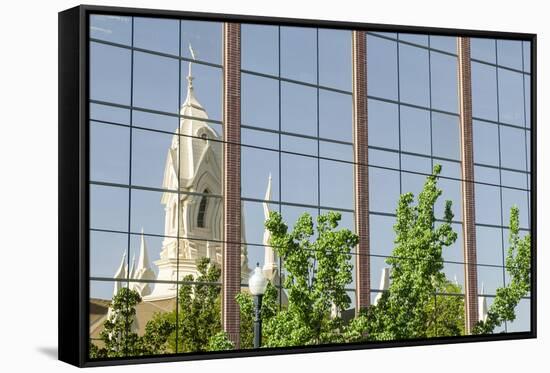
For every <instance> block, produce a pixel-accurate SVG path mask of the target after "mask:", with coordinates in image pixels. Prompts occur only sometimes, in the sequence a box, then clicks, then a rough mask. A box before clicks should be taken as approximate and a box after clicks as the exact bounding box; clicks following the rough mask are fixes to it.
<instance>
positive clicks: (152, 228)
mask: <svg viewBox="0 0 550 373" xmlns="http://www.w3.org/2000/svg"><path fill="white" fill-rule="evenodd" d="M182 198H183V197H182ZM163 201H173V203H177V202H176V201H177V194H176V193H169V192H156V191H151V190H141V189H132V205H131V208H130V210H131V217H130V221H131V227H130V229H131V231H132V232H136V233H137V232H142V231H143V232H144V233H146V234H158V235H167V236H171V235H174V236H175V233H177V231H175V230H171V229H172V228H173V227H171V226H170V222H171V219H170V218H169V212H170V211H169V210H165V205H164V204H163ZM168 205H169V206H170V205H171V202H169V203H168ZM176 217H177V215H176ZM165 218H167V219H165ZM180 234H182V235H183V234H185V232H180Z"/></svg>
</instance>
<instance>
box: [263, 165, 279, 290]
mask: <svg viewBox="0 0 550 373" xmlns="http://www.w3.org/2000/svg"><path fill="white" fill-rule="evenodd" d="M269 200H271V173H269V178H268V180H267V189H266V191H265V197H264V202H263V203H262V204H263V207H264V219H265V220H267V219H269V212H270V210H269V203H268V202H267V201H269ZM270 238H271V233H270V232H269V230H268V229H267V228H265V229H264V239H263V244H264V267H263V270H264V273H265V276H266V277H267V278H268V279H270V280H271V279H272V278H273V276H274V274H275V271H276V270H277V264H276V261H275V253H274V252H273V248H272V247H271V245H270V244H269V240H270Z"/></svg>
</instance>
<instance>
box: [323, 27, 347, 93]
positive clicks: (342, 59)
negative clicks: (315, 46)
mask: <svg viewBox="0 0 550 373" xmlns="http://www.w3.org/2000/svg"><path fill="white" fill-rule="evenodd" d="M351 66H352V64H351V31H347V30H330V29H319V85H322V86H325V87H331V88H336V89H341V90H344V91H348V92H351Z"/></svg>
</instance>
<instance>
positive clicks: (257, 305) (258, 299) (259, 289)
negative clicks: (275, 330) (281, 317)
mask: <svg viewBox="0 0 550 373" xmlns="http://www.w3.org/2000/svg"><path fill="white" fill-rule="evenodd" d="M248 288H249V290H250V293H251V294H252V295H253V296H254V348H259V347H260V346H261V344H262V317H261V309H262V298H263V296H264V293H265V289H266V288H267V279H266V278H265V276H264V273H263V271H262V269H261V268H260V263H256V268H255V269H254V273H253V274H252V276H250V279H249V280H248Z"/></svg>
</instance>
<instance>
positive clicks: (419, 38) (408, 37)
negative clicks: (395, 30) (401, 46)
mask: <svg viewBox="0 0 550 373" xmlns="http://www.w3.org/2000/svg"><path fill="white" fill-rule="evenodd" d="M398 36H399V40H403V41H406V42H409V43H414V44H418V45H423V46H425V47H427V46H428V35H422V34H403V33H399V34H398Z"/></svg>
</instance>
